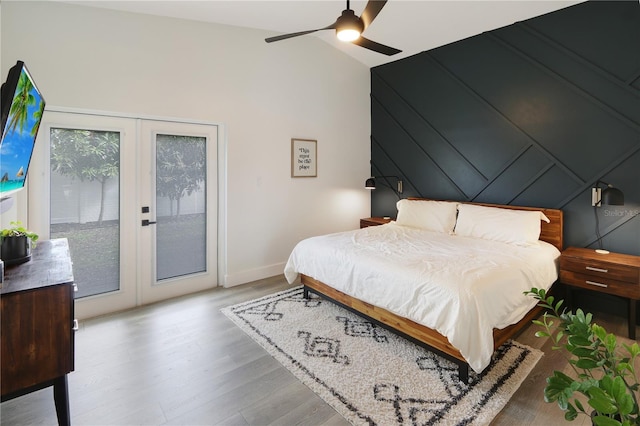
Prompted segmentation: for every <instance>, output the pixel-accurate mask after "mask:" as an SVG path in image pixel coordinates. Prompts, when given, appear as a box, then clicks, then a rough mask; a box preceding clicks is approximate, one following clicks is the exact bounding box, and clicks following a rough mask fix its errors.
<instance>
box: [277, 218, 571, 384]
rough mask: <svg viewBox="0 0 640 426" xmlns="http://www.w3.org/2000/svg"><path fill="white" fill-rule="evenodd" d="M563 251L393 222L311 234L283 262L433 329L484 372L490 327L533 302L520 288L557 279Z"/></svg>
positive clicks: (512, 319)
mask: <svg viewBox="0 0 640 426" xmlns="http://www.w3.org/2000/svg"><path fill="white" fill-rule="evenodd" d="M559 256H560V252H559V251H558V250H557V249H556V248H555V247H553V246H552V245H550V244H547V243H544V242H538V244H537V245H534V246H528V247H521V246H516V245H512V244H505V243H500V242H495V241H488V240H483V239H476V238H468V237H461V236H455V235H447V234H443V233H436V232H431V231H424V230H420V229H416V228H409V227H405V226H400V225H397V224H395V223H393V222H391V223H389V224H387V225H382V226H373V227H368V228H364V229H359V230H355V231H348V232H341V233H337V234H330V235H324V236H319V237H313V238H308V239H306V240H303V241H301V242H300V243H298V245H297V246H296V247H295V248H294V250H293V252H292V253H291V256H290V257H289V260H288V262H287V264H286V266H285V270H284V273H285V277H286V279H287V281H288V282H289V283H293V282H294V281H295V280H296V278H297V277H298V274H299V273H301V274H305V275H308V276H310V277H312V278H315V279H317V280H319V281H321V282H323V283H325V284H328V285H330V286H331V287H334V288H335V289H337V290H340V291H342V292H343V293H346V294H348V295H350V296H353V297H356V298H358V299H360V300H363V301H365V302H368V303H371V304H373V305H376V306H379V307H382V308H385V309H387V310H389V311H391V312H393V313H395V314H397V315H400V316H402V317H406V318H410V319H412V320H413V321H416V322H418V323H420V324H423V325H425V326H427V327H429V328H432V329H435V330H437V331H438V332H440V333H441V334H442V335H444V336H446V337H447V338H448V339H449V342H451V344H452V345H453V346H455V347H456V348H457V349H458V350H459V351H460V353H461V354H462V356H463V357H464V358H465V360H466V361H467V362H468V364H469V365H470V367H471V368H472V369H473V370H474V371H476V372H478V373H479V372H481V371H482V370H484V368H485V367H486V366H487V365H488V364H489V362H490V361H491V355H492V354H493V329H494V328H504V327H506V326H508V325H510V324H513V323H516V322H518V321H519V320H520V319H522V318H523V317H524V315H525V314H526V313H527V312H528V311H529V310H530V309H531V308H532V307H533V306H534V305H535V304H536V301H535V300H534V299H533V298H531V297H527V296H525V295H524V294H523V292H524V291H526V290H529V289H530V288H531V287H537V288H545V289H548V288H549V287H551V284H553V282H554V281H555V280H556V279H557V278H558V272H557V258H558V257H559Z"/></svg>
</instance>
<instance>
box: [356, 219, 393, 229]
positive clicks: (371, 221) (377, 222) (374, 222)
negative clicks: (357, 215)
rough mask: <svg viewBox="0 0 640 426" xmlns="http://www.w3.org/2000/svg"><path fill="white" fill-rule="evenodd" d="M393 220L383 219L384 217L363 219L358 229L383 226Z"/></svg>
mask: <svg viewBox="0 0 640 426" xmlns="http://www.w3.org/2000/svg"><path fill="white" fill-rule="evenodd" d="M392 220H393V219H391V218H384V217H367V218H365V219H360V229H362V228H366V227H367V226H378V225H384V224H385V223H389V222H391V221H392Z"/></svg>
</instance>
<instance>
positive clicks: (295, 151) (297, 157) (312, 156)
mask: <svg viewBox="0 0 640 426" xmlns="http://www.w3.org/2000/svg"><path fill="white" fill-rule="evenodd" d="M317 154H318V141H316V140H313V139H291V177H316V176H318V157H317Z"/></svg>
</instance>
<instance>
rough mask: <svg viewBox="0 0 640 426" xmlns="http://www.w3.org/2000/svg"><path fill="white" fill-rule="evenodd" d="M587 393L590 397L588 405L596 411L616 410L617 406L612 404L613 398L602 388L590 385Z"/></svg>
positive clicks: (609, 411) (608, 411)
mask: <svg viewBox="0 0 640 426" xmlns="http://www.w3.org/2000/svg"><path fill="white" fill-rule="evenodd" d="M605 377H607V376H605ZM587 393H588V394H589V396H590V397H591V398H589V405H590V406H591V407H593V409H594V410H596V411H597V412H598V413H603V414H615V413H617V412H618V407H616V405H615V404H614V402H615V401H614V399H613V398H612V397H611V396H609V395H608V394H607V393H606V392H605V391H604V390H602V389H600V388H599V387H596V386H592V387H591V388H589V390H588V391H587Z"/></svg>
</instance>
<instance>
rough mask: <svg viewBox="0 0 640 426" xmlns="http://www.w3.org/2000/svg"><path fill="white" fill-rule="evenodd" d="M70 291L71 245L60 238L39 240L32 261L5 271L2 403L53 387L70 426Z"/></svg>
mask: <svg viewBox="0 0 640 426" xmlns="http://www.w3.org/2000/svg"><path fill="white" fill-rule="evenodd" d="M74 290H75V285H74V283H73V269H72V266H71V258H70V256H69V245H68V243H67V240H66V238H61V239H56V240H51V241H42V242H39V243H38V245H37V247H36V248H35V249H33V250H32V257H31V260H30V261H28V262H26V263H23V264H20V265H14V266H9V267H6V270H5V275H4V282H3V283H2V291H1V297H0V302H1V303H0V316H1V318H2V325H1V332H2V345H1V346H2V349H1V353H0V356H1V357H2V358H0V359H1V370H2V371H1V376H0V377H2V382H1V385H0V387H1V388H2V401H6V400H9V399H12V398H16V397H19V396H22V395H25V394H27V393H30V392H33V391H36V390H39V389H42V388H45V387H48V386H53V399H54V401H55V406H56V414H57V416H58V423H59V424H60V425H69V424H70V416H69V391H68V387H67V374H68V373H70V372H72V371H73V369H74V332H75V330H76V329H77V322H76V321H75V320H74V307H73V298H74Z"/></svg>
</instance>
